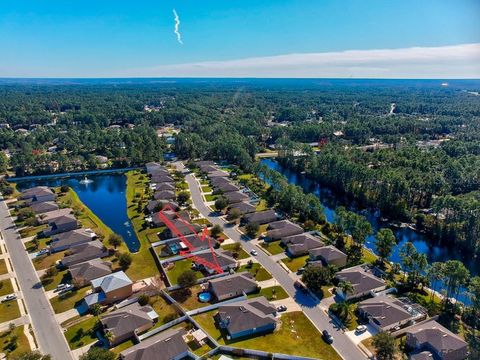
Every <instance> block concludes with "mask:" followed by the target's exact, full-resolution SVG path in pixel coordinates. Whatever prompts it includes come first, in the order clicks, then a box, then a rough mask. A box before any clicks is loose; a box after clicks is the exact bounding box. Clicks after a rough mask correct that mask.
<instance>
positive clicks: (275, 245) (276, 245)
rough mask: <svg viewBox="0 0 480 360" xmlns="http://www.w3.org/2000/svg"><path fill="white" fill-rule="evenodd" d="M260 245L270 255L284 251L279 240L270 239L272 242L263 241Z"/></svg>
mask: <svg viewBox="0 0 480 360" xmlns="http://www.w3.org/2000/svg"><path fill="white" fill-rule="evenodd" d="M260 246H261V247H262V248H264V249H265V250H267V251H268V252H269V253H270V254H272V255H277V254H281V253H283V252H285V248H283V247H281V246H280V240H278V241H272V242H265V241H263V242H262V243H261V244H260Z"/></svg>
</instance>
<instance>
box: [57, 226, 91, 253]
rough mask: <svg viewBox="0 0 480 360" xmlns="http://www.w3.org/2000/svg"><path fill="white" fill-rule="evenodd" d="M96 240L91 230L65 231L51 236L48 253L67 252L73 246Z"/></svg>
mask: <svg viewBox="0 0 480 360" xmlns="http://www.w3.org/2000/svg"><path fill="white" fill-rule="evenodd" d="M96 238H97V234H95V233H94V232H93V231H92V230H91V229H83V228H82V229H75V230H71V231H67V232H64V233H60V234H57V235H54V236H53V238H52V242H51V243H50V246H49V250H50V252H58V251H63V250H67V249H70V248H71V247H73V246H77V245H80V244H84V243H87V242H89V241H92V240H95V239H96Z"/></svg>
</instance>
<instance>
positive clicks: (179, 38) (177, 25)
mask: <svg viewBox="0 0 480 360" xmlns="http://www.w3.org/2000/svg"><path fill="white" fill-rule="evenodd" d="M173 20H174V21H175V26H174V29H173V32H174V33H175V34H176V35H177V41H178V42H179V43H180V44H182V45H183V41H182V34H180V18H179V17H178V14H177V11H176V10H175V9H173Z"/></svg>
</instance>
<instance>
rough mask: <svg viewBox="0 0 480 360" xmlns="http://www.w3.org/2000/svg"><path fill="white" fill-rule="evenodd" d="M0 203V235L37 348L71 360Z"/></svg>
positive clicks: (56, 356)
mask: <svg viewBox="0 0 480 360" xmlns="http://www.w3.org/2000/svg"><path fill="white" fill-rule="evenodd" d="M0 202H1V204H0V231H1V232H2V235H3V238H4V240H5V244H6V246H7V249H8V252H9V254H10V259H11V260H12V264H13V269H14V270H15V273H16V277H17V280H18V283H19V285H20V289H21V290H22V293H23V297H24V301H25V304H26V306H27V310H28V313H29V315H30V318H31V320H32V326H33V329H34V332H35V336H36V339H37V343H38V346H39V348H40V350H41V351H42V352H43V353H45V354H50V355H51V356H52V358H53V359H54V360H68V359H72V355H71V353H70V349H69V347H68V344H67V341H66V340H65V337H64V336H63V333H62V330H61V328H60V326H59V325H58V324H57V322H56V320H55V314H54V312H53V309H52V307H51V305H50V302H49V301H48V299H47V297H46V295H45V292H44V291H43V287H42V286H41V284H40V280H39V278H38V276H37V273H36V272H35V269H34V267H33V264H32V263H31V261H30V259H29V258H28V254H27V252H26V251H25V248H24V247H23V244H22V240H21V239H19V236H18V232H17V229H16V227H15V224H14V223H13V221H12V218H11V217H10V214H9V212H8V208H7V205H6V204H5V201H3V199H0Z"/></svg>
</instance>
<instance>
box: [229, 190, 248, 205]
mask: <svg viewBox="0 0 480 360" xmlns="http://www.w3.org/2000/svg"><path fill="white" fill-rule="evenodd" d="M223 196H224V197H225V198H226V199H227V200H228V203H229V204H235V203H239V202H242V201H247V200H248V199H249V197H248V195H247V194H244V193H242V192H240V191H232V192H227V193H225V194H223Z"/></svg>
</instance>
